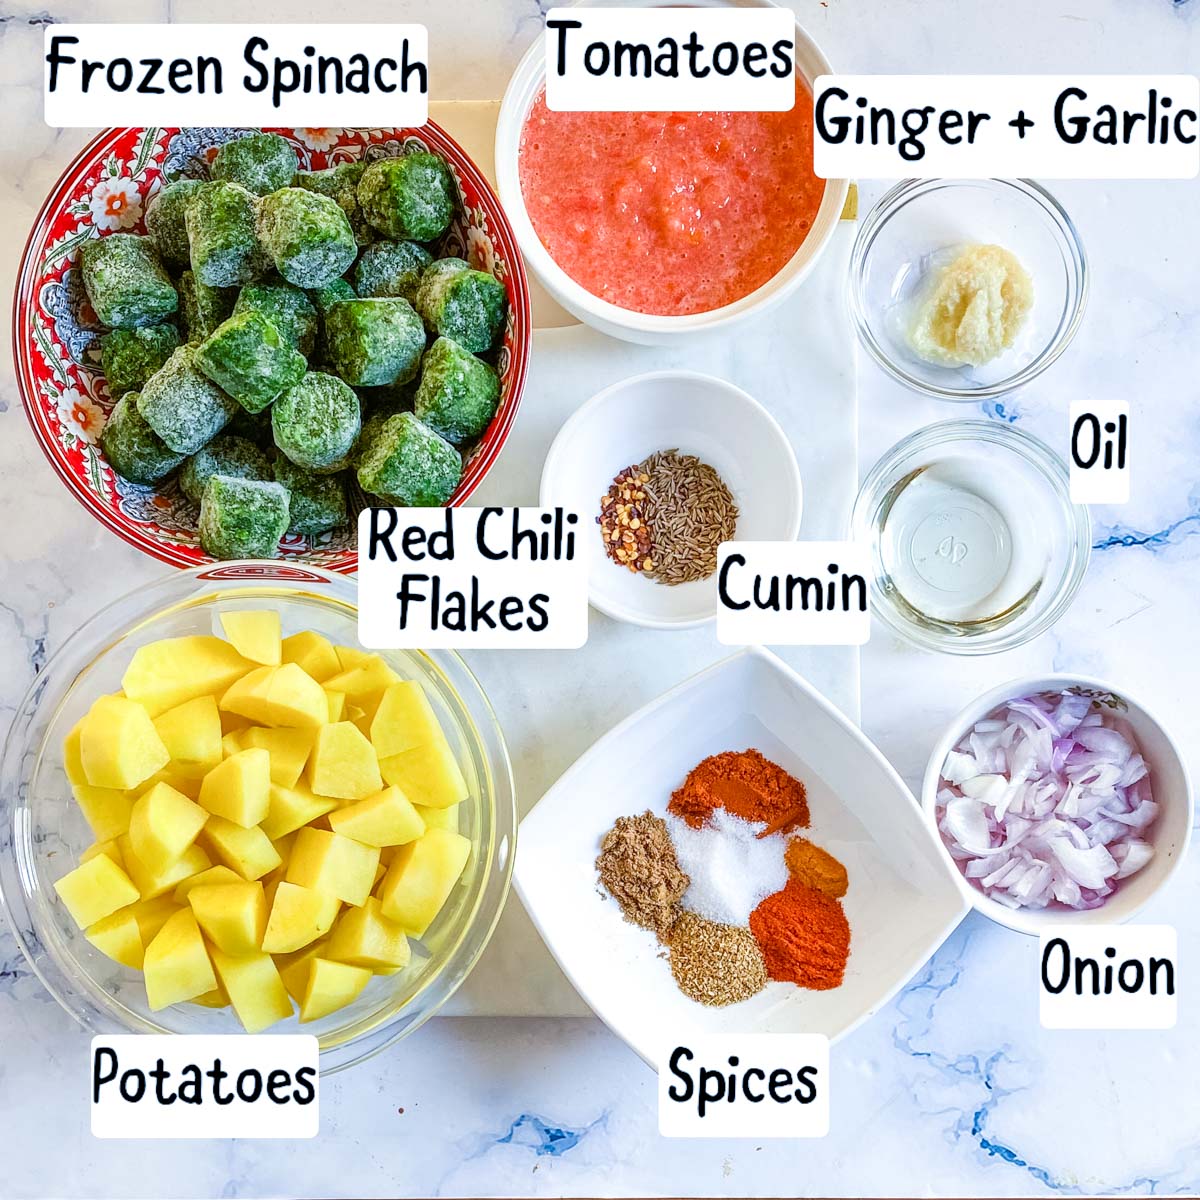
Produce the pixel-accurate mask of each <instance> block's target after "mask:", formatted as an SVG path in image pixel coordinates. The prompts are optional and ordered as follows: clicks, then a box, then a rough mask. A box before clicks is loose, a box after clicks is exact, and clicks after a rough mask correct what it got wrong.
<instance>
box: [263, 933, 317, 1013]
mask: <svg viewBox="0 0 1200 1200" xmlns="http://www.w3.org/2000/svg"><path fill="white" fill-rule="evenodd" d="M328 940H329V939H328V938H321V939H320V941H316V942H313V943H312V945H311V946H305V947H304V949H303V950H297V951H296V953H295V954H280V955H279V956H278V957H277V958H276V959H275V965H276V967H278V968H279V978H280V979H282V980H283V986H284V987H285V988H287V991H288V995H289V996H291V998H292V999H293V1000H295V1001H296V1003H297V1004H299V1003H300V1001H301V1000H303V999H304V989H305V988H306V987H308V973H309V970H310V969H311V968H312V964H313V959H315V958H319V957H320V955H321V953H322V951H323V950H324V949H325V946H326V944H327V942H328Z"/></svg>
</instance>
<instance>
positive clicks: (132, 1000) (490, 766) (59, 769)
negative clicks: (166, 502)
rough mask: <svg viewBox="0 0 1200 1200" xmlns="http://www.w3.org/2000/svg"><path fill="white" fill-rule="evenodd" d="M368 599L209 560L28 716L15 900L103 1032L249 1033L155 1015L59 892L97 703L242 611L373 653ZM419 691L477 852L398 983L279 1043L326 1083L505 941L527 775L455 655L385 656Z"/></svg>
mask: <svg viewBox="0 0 1200 1200" xmlns="http://www.w3.org/2000/svg"><path fill="white" fill-rule="evenodd" d="M357 598H358V597H357V588H356V586H355V583H354V581H353V580H351V579H347V578H345V576H342V575H336V574H333V573H332V572H329V571H325V570H322V569H321V568H320V567H315V566H311V565H309V564H293V563H288V562H282V561H242V562H225V563H209V564H205V565H202V566H198V567H194V568H192V569H191V570H187V571H177V572H175V573H174V574H172V575H169V576H166V577H165V578H163V579H162V580H160V581H159V582H158V583H154V584H151V585H150V586H148V587H142V588H139V589H138V590H137V591H134V592H131V593H130V594H129V595H127V596H124V597H123V598H122V599H120V600H117V601H115V602H114V603H112V604H110V605H109V606H108V607H107V608H103V609H101V610H100V611H99V612H97V613H96V614H95V615H94V616H93V617H92V618H91V619H90V620H89V621H87V622H86V623H85V624H84V625H82V626H81V627H80V628H79V629H78V630H77V631H76V632H75V633H74V634H72V636H71V637H69V638H68V639H67V640H66V641H65V642H64V643H63V644H62V646H61V647H60V648H59V650H58V651H57V652H56V653H55V654H54V656H53V657H52V658H51V659H50V661H49V662H47V664H46V666H45V668H44V669H43V670H42V671H41V673H40V674H39V675H38V677H37V679H36V680H34V683H33V685H32V687H31V688H30V689H29V691H28V693H27V694H26V696H25V698H24V699H23V700H22V701H21V704H20V706H19V707H18V709H17V715H16V719H15V720H14V721H13V724H12V727H11V729H10V731H9V734H8V739H7V741H6V743H5V747H4V754H3V759H2V761H0V901H2V902H3V907H4V909H5V912H6V914H7V916H8V919H9V923H10V925H11V927H12V932H13V934H14V936H15V937H16V939H17V943H18V945H19V946H20V948H21V950H22V952H23V953H24V955H25V957H26V959H27V961H28V962H29V964H30V966H31V967H32V968H33V970H34V972H35V973H36V974H37V976H38V978H39V979H40V980H41V981H42V983H43V984H44V985H45V987H46V989H47V990H48V991H49V992H50V993H51V994H52V995H53V996H54V997H55V999H56V1000H58V1001H59V1003H61V1004H62V1006H63V1007H64V1008H65V1009H66V1010H67V1012H69V1013H70V1014H71V1016H73V1017H74V1018H75V1020H76V1021H78V1022H79V1023H80V1024H81V1025H82V1026H83V1027H84V1028H85V1029H87V1030H88V1031H89V1032H91V1033H236V1032H238V1031H239V1030H240V1028H241V1027H240V1025H239V1024H238V1022H237V1019H236V1018H235V1017H234V1016H233V1014H232V1013H231V1012H230V1011H228V1010H225V1009H208V1008H204V1007H201V1006H199V1005H195V1004H177V1005H172V1006H171V1007H170V1008H167V1009H163V1010H162V1011H160V1012H152V1011H150V1009H149V1008H148V1006H147V1004H146V997H145V987H144V985H143V982H142V979H141V976H140V974H139V973H137V972H134V971H131V970H130V969H129V968H127V967H122V966H120V965H119V964H118V963H115V962H113V961H112V960H111V959H109V958H107V957H105V956H104V955H103V954H101V953H100V952H99V951H98V950H97V949H96V948H95V947H94V946H93V945H92V944H91V943H90V942H88V941H87V939H86V938H85V937H84V936H83V934H82V933H81V932H80V931H79V930H78V929H77V928H76V927H75V924H74V922H73V921H71V919H70V917H69V916H68V915H67V914H66V912H65V910H64V909H63V907H62V905H61V904H57V903H56V902H55V895H54V891H53V887H52V884H53V881H54V880H55V879H57V878H58V877H59V876H61V875H63V874H65V873H66V872H67V871H68V870H69V869H70V868H71V867H72V866H74V865H75V862H76V860H77V858H78V855H79V852H80V851H81V850H83V849H84V848H85V847H86V846H87V845H88V844H89V843H90V842H91V841H92V840H93V839H92V835H91V831H90V830H89V829H88V827H87V823H86V822H85V820H84V818H83V816H82V814H81V813H80V811H79V808H78V806H77V805H76V804H75V803H74V801H73V800H72V798H71V790H70V787H69V786H68V784H67V781H66V777H65V773H64V768H63V758H62V742H63V737H64V736H65V734H66V733H67V731H68V730H69V729H70V728H71V727H72V726H73V725H74V724H75V722H76V721H77V720H79V718H80V717H81V716H82V715H83V712H84V711H85V710H86V709H87V707H88V706H89V705H90V704H91V702H92V701H93V700H94V699H95V698H96V696H98V695H100V694H101V693H104V692H112V691H115V690H117V689H118V688H119V687H120V686H121V675H122V673H123V671H124V669H125V667H126V665H127V664H128V662H129V659H130V658H131V657H132V655H133V652H134V651H135V650H136V649H137V648H138V647H139V646H141V645H144V644H145V643H147V642H151V641H154V640H156V639H157V638H163V637H180V636H184V635H188V634H197V633H202V634H210V633H215V632H218V631H219V626H218V624H217V622H218V621H219V618H220V614H221V613H222V612H223V611H227V610H229V609H238V608H247V607H248V608H264V607H270V608H274V609H276V610H277V611H278V612H279V614H280V617H281V620H282V623H283V632H284V634H285V635H287V634H292V633H296V632H298V631H299V630H302V629H310V630H313V631H315V632H317V633H320V634H323V635H324V636H326V637H328V638H329V639H330V640H331V641H333V642H335V643H339V644H342V645H350V646H357V645H358V606H357ZM380 653H382V654H383V657H384V658H386V659H387V661H388V664H389V665H390V666H391V667H392V668H393V670H395V671H396V672H397V673H398V674H400V675H401V676H402V677H404V678H406V679H417V680H419V681H420V682H421V684H422V686H423V687H424V690H425V694H426V695H427V696H428V697H429V700H430V703H431V704H432V705H433V708H434V711H435V712H436V713H437V715H438V720H439V722H440V723H441V726H442V729H443V730H444V731H445V733H446V736H447V739H448V740H449V742H450V745H451V748H452V750H453V751H454V754H455V757H456V758H457V759H458V762H459V766H460V767H461V768H462V771H463V775H464V777H465V779H466V780H467V784H468V787H469V789H470V795H469V798H468V799H467V800H464V801H463V802H462V805H461V806H460V809H459V831H460V832H461V833H463V834H464V835H465V836H466V837H468V838H469V839H470V841H471V846H472V853H471V858H470V860H469V862H468V864H467V868H466V870H465V871H464V872H463V876H462V879H461V880H460V882H459V885H458V886H457V887H456V888H455V890H454V892H453V894H452V895H451V897H450V899H449V900H448V901H447V903H446V905H445V907H444V908H443V910H442V912H441V913H440V914H439V915H438V917H437V919H436V920H435V922H434V923H433V925H431V926H430V928H429V930H428V932H427V933H426V935H425V936H424V937H423V938H422V939H420V940H419V942H415V943H414V945H413V955H412V961H411V962H410V964H409V966H408V967H406V968H405V969H404V970H403V971H401V972H400V973H399V974H397V975H392V976H388V977H384V976H379V977H377V978H375V979H373V980H372V981H371V983H370V984H368V986H367V988H366V990H365V991H364V992H363V993H362V994H361V995H360V996H359V998H358V999H357V1000H355V1001H354V1002H353V1003H352V1004H350V1005H348V1006H347V1007H346V1008H343V1009H339V1010H338V1011H337V1012H335V1013H331V1014H330V1015H329V1016H327V1017H323V1018H321V1019H320V1020H318V1021H314V1022H312V1023H310V1024H307V1025H302V1026H301V1025H298V1024H297V1020H296V1018H295V1017H293V1018H292V1019H290V1020H288V1021H284V1022H281V1023H280V1024H278V1025H276V1026H273V1027H272V1029H271V1030H270V1031H269V1033H268V1034H265V1035H263V1036H270V1035H271V1034H274V1033H313V1034H315V1035H316V1036H317V1039H318V1042H319V1044H320V1051H321V1072H322V1074H329V1073H332V1072H334V1071H338V1070H341V1069H342V1068H344V1067H348V1066H351V1065H353V1064H354V1063H358V1062H361V1061H363V1060H364V1059H366V1058H369V1057H370V1056H371V1055H373V1054H376V1053H378V1052H379V1051H380V1050H382V1049H383V1048H384V1047H385V1046H388V1045H390V1044H391V1043H393V1042H394V1041H396V1040H397V1039H398V1038H401V1037H404V1036H405V1035H406V1034H408V1033H411V1032H412V1031H413V1030H415V1029H417V1028H418V1027H419V1026H420V1025H421V1024H422V1023H423V1022H424V1021H425V1020H427V1019H428V1018H429V1017H430V1016H432V1015H433V1014H434V1013H435V1012H436V1011H437V1010H438V1009H439V1008H440V1007H441V1006H442V1005H443V1004H444V1003H445V1002H446V1000H448V999H449V998H450V996H451V995H452V994H453V993H454V991H455V989H456V988H457V987H458V985H459V984H460V983H461V982H462V981H463V979H465V978H466V975H467V973H468V972H469V971H470V969H471V968H472V966H474V964H475V962H476V961H477V960H478V958H479V956H480V954H481V953H482V952H483V948H484V946H485V945H486V944H487V942H488V939H489V938H490V937H491V934H492V932H493V930H494V929H495V927H496V922H497V920H498V919H499V916H500V910H501V909H502V907H503V905H504V900H505V897H506V896H507V894H508V888H509V881H510V877H511V874H512V863H513V854H514V850H515V838H516V801H515V795H514V788H513V779H512V768H511V766H510V764H509V758H508V751H507V749H506V747H505V743H504V735H503V733H502V732H501V729H500V725H499V722H498V721H497V719H496V715H495V713H494V712H493V711H492V707H491V705H490V704H489V703H488V700H487V697H486V696H485V694H484V693H483V690H482V689H481V688H480V686H479V684H478V682H477V681H476V679H475V677H474V675H472V674H471V672H470V670H468V668H467V666H466V664H465V663H464V662H463V660H462V659H461V658H459V656H458V655H457V654H454V653H453V652H451V651H447V650H431V651H417V650H384V651H381V652H380Z"/></svg>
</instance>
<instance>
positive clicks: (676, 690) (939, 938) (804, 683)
mask: <svg viewBox="0 0 1200 1200" xmlns="http://www.w3.org/2000/svg"><path fill="white" fill-rule="evenodd" d="M742 658H758V659H761V660H762V661H763V662H764V663H766V665H767V666H769V667H770V668H771V669H772V670H774V671H776V672H777V673H778V674H780V675H782V676H783V678H784V679H786V680H787V682H788V683H789V684H791V685H792V686H793V687H795V688H796V689H798V690H799V691H801V692H803V693H804V694H805V696H807V697H808V699H809V700H811V701H812V702H813V703H814V704H815V705H817V707H818V708H820V709H822V710H823V711H824V712H825V713H826V714H827V715H828V716H829V717H831V718H832V719H833V720H834V721H836V722H837V723H838V724H839V725H841V726H843V727H844V728H845V729H846V730H847V732H849V733H850V734H851V735H852V736H853V737H854V738H855V739H856V741H857V742H858V744H859V746H860V748H861V749H863V750H864V751H865V752H866V753H867V754H868V756H869V757H870V758H872V759H873V760H874V761H875V763H876V764H877V765H878V766H879V767H880V768H881V769H882V770H883V772H884V775H885V776H886V777H887V778H888V780H889V782H891V783H893V784H894V785H895V786H896V787H897V788H899V789H900V792H901V794H902V795H903V796H904V797H905V798H906V799H907V800H908V801H909V802H910V803H911V804H912V805H913V806H914V808H916V809H918V810H919V809H920V807H921V805H920V802H919V801H918V800H917V798H916V797H915V796H914V795H913V792H912V789H911V788H910V787H909V786H908V784H907V783H905V782H904V778H903V776H901V774H900V772H899V771H897V770H896V768H895V767H894V766H892V764H891V761H890V760H889V759H888V757H887V755H885V754H884V753H883V751H882V750H880V749H879V747H878V746H876V745H875V743H874V742H873V741H872V740H871V739H870V738H869V737H868V736H867V735H866V734H865V733H864V732H863V730H862V728H861V727H860V726H859V725H858V724H856V723H855V722H854V721H852V720H851V719H850V718H849V717H848V716H846V714H845V713H844V712H842V710H841V709H840V708H838V707H837V705H836V704H834V703H833V702H832V701H831V700H829V699H827V698H826V697H825V696H824V695H823V694H822V693H821V692H820V690H819V689H818V688H817V687H815V686H814V685H813V684H812V683H810V682H809V681H808V680H807V679H806V678H805V677H804V676H803V675H801V674H800V672H799V671H797V670H795V669H794V668H792V667H791V666H789V665H788V664H787V663H786V662H784V661H783V659H782V658H780V657H779V656H778V655H777V654H773V653H772V652H771V651H770V650H768V649H766V647H764V646H743V647H742V648H741V649H740V650H735V651H734V652H733V653H732V654H727V655H726V656H725V657H724V658H719V659H718V660H717V661H716V662H714V663H710V664H709V665H708V666H707V667H703V668H701V669H700V670H699V671H696V672H694V673H693V674H691V675H689V676H687V677H686V678H685V679H681V680H680V681H679V682H678V683H676V684H674V685H673V686H672V687H669V688H668V689H667V690H666V691H665V692H661V693H660V694H659V695H657V696H655V697H654V699H652V700H649V701H647V703H645V704H643V705H642V706H641V707H640V708H637V709H635V710H634V711H633V712H632V713H630V714H629V716H627V717H625V718H624V719H623V720H621V721H619V722H618V723H617V724H616V725H614V726H613V727H612V728H611V729H609V730H607V731H606V732H604V733H602V734H600V735H599V737H597V738H596V739H595V740H594V741H592V742H591V743H590V744H589V745H588V746H587V748H586V749H585V750H584V751H583V752H582V753H581V754H580V755H579V757H578V758H577V759H576V760H575V761H574V762H573V763H572V764H571V765H570V766H569V767H568V768H567V769H566V770H565V771H564V772H563V773H562V774H561V775H560V776H559V777H558V778H557V779H556V780H555V781H554V782H553V783H552V784H551V785H550V786H549V787H548V788H547V789H546V791H545V792H544V793H543V794H542V795H541V796H540V797H539V798H538V801H537V803H536V804H534V806H533V807H532V808H531V809H530V810H529V811H528V812H527V813H526V814H525V816H524V817H522V818H521V823H520V825H518V826H517V831H518V833H520V827H521V825H523V824H524V823H525V822H526V821H528V820H529V819H530V818H531V817H533V816H534V815H535V814H536V812H537V809H538V805H539V804H541V802H542V800H544V799H545V798H546V796H548V795H549V794H550V793H551V792H552V791H557V790H558V789H559V788H560V787H562V786H563V785H564V784H567V783H569V782H571V781H572V780H573V779H574V778H575V776H576V775H577V774H581V773H582V765H583V760H584V759H585V758H587V757H588V756H589V755H590V754H591V752H592V750H594V749H595V747H596V746H597V745H598V744H599V743H600V742H601V741H603V740H605V739H607V738H609V737H613V736H617V735H619V734H621V733H622V732H624V731H625V730H626V729H631V728H633V727H634V725H635V724H636V723H637V722H638V721H640V720H641V719H642V718H643V717H644V716H645V714H646V713H647V712H648V711H653V710H655V709H659V708H663V707H665V706H666V705H667V704H670V703H672V702H673V701H674V700H675V699H676V698H677V697H678V696H679V695H680V694H682V693H683V692H685V691H688V690H690V689H691V688H694V687H696V686H697V685H698V684H699V683H700V682H701V681H702V680H703V679H705V678H706V677H707V676H710V675H715V674H718V673H719V672H721V671H723V670H726V669H728V668H729V667H731V666H732V665H733V664H734V663H735V662H737V661H738V660H739V659H742ZM938 840H939V841H940V840H941V839H940V836H939V837H938ZM517 846H518V849H517V851H516V855H515V862H514V864H513V873H512V886H513V890H514V891H515V892H516V893H517V895H518V896H519V897H520V900H521V906H522V907H523V908H524V909H525V911H526V913H528V914H529V919H530V921H532V922H533V926H534V928H535V929H536V930H537V931H538V936H539V937H540V938H541V939H542V941H543V942H544V943H545V946H546V949H547V950H549V951H550V954H551V955H552V956H553V958H554V961H555V962H556V963H557V964H558V966H559V969H560V970H561V971H562V972H563V974H564V975H565V976H566V977H567V980H568V982H569V983H570V984H571V986H572V987H573V988H574V989H575V990H576V992H578V993H579V996H580V997H581V999H582V1000H583V1001H584V1003H585V1004H587V1005H588V1007H589V1008H592V1011H593V1012H594V1013H595V1015H596V1016H597V1017H599V1018H600V1020H601V1021H603V1022H604V1024H605V1025H606V1026H607V1027H608V1028H609V1029H610V1030H612V1032H613V1033H614V1034H615V1035H616V1036H617V1037H619V1038H620V1039H621V1040H622V1041H625V1042H626V1044H627V1045H629V1046H630V1048H631V1049H632V1050H633V1051H634V1053H635V1054H637V1056H638V1057H639V1058H640V1059H641V1060H642V1061H643V1062H644V1063H645V1064H646V1065H647V1066H648V1067H650V1068H651V1069H652V1070H657V1069H658V1064H657V1063H654V1062H652V1061H651V1060H650V1059H649V1058H647V1057H646V1055H645V1054H643V1053H642V1051H641V1050H640V1049H639V1048H638V1047H636V1046H633V1045H632V1043H629V1042H628V1041H626V1038H625V1035H624V1034H623V1033H621V1031H620V1030H618V1029H616V1028H614V1026H612V1025H611V1024H610V1023H609V1021H608V1018H607V1017H606V1016H605V1015H604V1014H603V1013H602V1012H600V1011H599V1010H597V1009H595V1008H593V1007H592V1003H591V1001H590V1000H589V999H588V993H587V990H586V989H585V988H584V987H583V986H582V985H581V984H580V982H579V981H578V980H577V979H576V978H575V975H574V974H573V972H572V971H571V968H570V966H569V965H568V964H567V963H565V962H563V960H562V959H561V958H560V957H559V954H558V951H557V950H556V949H555V947H554V945H553V943H552V942H551V940H550V938H549V936H548V935H547V931H546V929H545V928H544V926H543V925H542V922H541V921H540V920H539V919H538V916H537V913H536V912H535V911H534V909H533V906H532V905H531V903H530V902H529V900H528V899H527V897H526V895H525V887H524V878H523V872H522V864H523V863H524V862H526V861H528V850H524V851H523V850H522V848H521V847H522V846H528V839H521V838H518V841H517ZM946 873H947V874H948V875H950V876H954V875H957V874H958V870H957V868H956V867H954V866H953V865H952V864H951V866H950V868H949V869H948V870H947V872H946ZM960 900H961V902H960V904H959V906H958V908H957V909H956V911H955V912H954V915H953V916H952V917H951V918H950V919H949V920H948V921H947V922H946V923H945V924H944V925H943V926H942V927H941V928H940V929H939V930H938V931H937V934H936V943H931V944H930V947H929V949H928V951H927V952H925V953H924V954H923V957H922V959H921V963H920V964H918V966H917V967H916V968H915V969H914V970H913V971H912V972H910V973H909V974H908V975H905V976H903V977H902V978H900V979H899V980H898V981H897V982H896V983H895V984H894V985H893V986H892V987H890V988H889V989H888V990H887V992H886V993H884V994H882V995H881V996H880V997H879V998H878V1000H877V1001H876V1002H875V1003H874V1004H872V1005H870V1006H869V1007H867V1008H866V1009H865V1010H864V1011H863V1012H862V1013H861V1014H860V1015H859V1016H858V1017H856V1018H855V1019H854V1020H853V1021H851V1022H850V1023H849V1024H848V1025H847V1026H846V1027H845V1028H844V1029H841V1030H839V1031H838V1032H837V1033H836V1034H835V1035H834V1036H833V1037H832V1038H831V1039H830V1042H831V1043H833V1042H837V1041H840V1040H841V1039H842V1038H844V1037H846V1036H848V1035H849V1034H851V1033H853V1032H854V1031H855V1030H856V1029H858V1028H859V1026H861V1025H862V1024H864V1023H865V1022H866V1021H869V1020H870V1019H871V1018H872V1017H874V1016H875V1015H876V1014H877V1013H879V1012H880V1011H881V1010H882V1009H883V1008H885V1007H886V1006H887V1005H888V1004H889V1003H890V1002H891V1001H892V1000H893V999H894V998H895V996H897V995H898V994H899V993H900V992H901V991H903V989H904V988H905V987H907V986H908V984H909V983H910V982H911V980H912V978H913V975H915V974H916V971H918V970H920V967H921V965H923V964H924V963H925V962H928V960H929V959H930V958H932V957H933V956H934V955H935V954H936V953H937V952H938V951H939V950H940V949H941V948H942V947H943V946H944V945H945V944H946V941H947V940H948V939H949V937H950V935H951V934H952V933H953V932H954V931H955V930H956V929H957V928H958V926H959V925H960V924H961V923H962V920H963V918H964V917H965V916H966V915H967V914H968V912H969V911H970V906H969V905H968V903H967V901H966V898H965V897H961V894H960Z"/></svg>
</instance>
